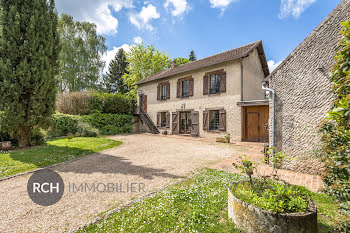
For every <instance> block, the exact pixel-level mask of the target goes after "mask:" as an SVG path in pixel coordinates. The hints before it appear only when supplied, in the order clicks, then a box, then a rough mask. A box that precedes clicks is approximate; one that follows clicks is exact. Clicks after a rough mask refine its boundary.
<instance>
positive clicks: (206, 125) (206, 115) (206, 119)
mask: <svg viewBox="0 0 350 233" xmlns="http://www.w3.org/2000/svg"><path fill="white" fill-rule="evenodd" d="M208 129H209V111H204V112H203V130H208Z"/></svg>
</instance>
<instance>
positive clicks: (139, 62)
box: [123, 43, 170, 100]
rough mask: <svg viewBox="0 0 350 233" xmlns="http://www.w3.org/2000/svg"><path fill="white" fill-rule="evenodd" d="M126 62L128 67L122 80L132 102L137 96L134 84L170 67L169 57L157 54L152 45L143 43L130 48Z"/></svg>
mask: <svg viewBox="0 0 350 233" xmlns="http://www.w3.org/2000/svg"><path fill="white" fill-rule="evenodd" d="M127 62H128V63H129V65H128V67H127V69H126V70H127V73H125V74H124V76H123V79H124V80H125V82H126V84H127V85H128V87H129V92H128V94H129V95H130V96H132V97H133V98H134V100H135V99H136V95H137V86H136V85H135V83H137V82H138V81H140V80H141V79H143V78H145V77H148V76H150V75H152V74H155V73H157V72H159V71H162V70H165V69H167V68H169V66H170V59H169V55H167V54H165V53H164V52H159V51H158V50H157V49H156V48H155V47H154V45H146V44H144V43H142V44H137V45H133V46H131V48H130V52H129V53H128V54H127Z"/></svg>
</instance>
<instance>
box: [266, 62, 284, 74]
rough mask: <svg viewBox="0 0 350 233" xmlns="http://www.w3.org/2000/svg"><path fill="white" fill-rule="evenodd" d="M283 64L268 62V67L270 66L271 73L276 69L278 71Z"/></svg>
mask: <svg viewBox="0 0 350 233" xmlns="http://www.w3.org/2000/svg"><path fill="white" fill-rule="evenodd" d="M281 63H282V61H279V62H277V63H276V62H275V61H274V60H270V61H268V62H267V65H268V66H269V70H270V72H272V71H274V69H276V68H277V66H279V65H280V64H281Z"/></svg>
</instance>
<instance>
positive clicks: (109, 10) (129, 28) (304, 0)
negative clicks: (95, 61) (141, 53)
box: [56, 0, 341, 71]
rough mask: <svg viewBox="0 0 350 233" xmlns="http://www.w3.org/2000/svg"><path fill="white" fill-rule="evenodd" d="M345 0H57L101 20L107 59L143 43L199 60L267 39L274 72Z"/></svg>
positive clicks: (61, 8)
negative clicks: (121, 49)
mask: <svg viewBox="0 0 350 233" xmlns="http://www.w3.org/2000/svg"><path fill="white" fill-rule="evenodd" d="M340 2H341V0H147V1H138V0H56V8H57V11H58V13H59V14H61V13H66V14H69V15H72V16H73V17H74V18H75V20H79V21H89V22H92V23H95V24H96V25H97V32H98V33H99V34H101V35H103V36H104V37H105V38H106V44H107V46H108V51H107V53H106V54H104V55H103V59H104V60H105V61H106V68H105V70H104V71H106V70H107V67H108V64H109V62H110V60H111V59H113V57H114V55H115V54H116V52H117V51H118V49H119V48H123V49H124V50H126V51H128V49H129V47H130V46H131V45H132V44H137V43H141V42H144V43H146V44H154V45H155V47H156V48H157V49H158V50H160V51H164V52H165V53H167V54H169V56H170V57H171V58H176V57H188V56H189V54H190V51H191V50H194V51H195V54H196V56H197V59H200V58H204V57H207V56H211V55H214V54H217V53H220V52H224V51H227V50H230V49H234V48H237V47H240V46H243V45H245V44H249V43H252V42H255V41H258V40H262V41H263V46H264V49H265V54H266V57H267V60H268V63H269V67H270V71H272V70H273V69H274V68H276V66H277V65H278V64H279V63H280V62H281V61H283V59H285V58H286V57H287V56H288V55H289V54H290V53H291V52H292V51H293V50H294V49H295V48H296V47H297V46H298V45H299V44H300V43H301V42H302V41H303V40H304V39H305V37H307V35H308V34H309V33H310V32H312V30H313V29H314V28H316V27H317V25H318V24H319V23H321V21H322V20H323V19H324V18H325V17H326V16H327V15H328V14H329V13H330V12H331V11H332V10H333V9H334V8H335V7H336V6H337V5H338V4H339V3H340Z"/></svg>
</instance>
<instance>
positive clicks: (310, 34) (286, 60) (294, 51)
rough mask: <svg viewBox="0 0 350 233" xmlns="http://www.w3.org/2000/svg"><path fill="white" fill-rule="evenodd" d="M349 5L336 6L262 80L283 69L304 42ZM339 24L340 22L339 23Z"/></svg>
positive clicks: (344, 1)
mask: <svg viewBox="0 0 350 233" xmlns="http://www.w3.org/2000/svg"><path fill="white" fill-rule="evenodd" d="M347 3H349V0H343V1H342V2H341V3H339V5H338V6H336V7H335V8H334V9H333V10H332V11H331V13H329V14H328V15H327V17H326V18H324V19H323V20H322V21H321V23H320V24H318V25H317V27H316V28H315V29H314V30H312V31H311V32H310V33H309V35H308V36H307V37H306V38H305V39H304V40H302V41H301V42H300V44H299V45H298V46H297V47H296V48H295V49H294V50H293V51H292V52H291V53H290V54H289V55H288V56H287V57H286V58H285V59H284V60H283V61H282V62H281V64H279V65H278V66H277V67H276V68H275V69H274V70H273V71H272V72H271V73H270V74H269V76H267V77H266V78H265V79H264V80H265V81H267V80H269V79H270V78H271V77H272V76H273V75H274V74H275V73H276V72H277V71H278V70H279V69H280V68H281V67H283V66H284V65H285V64H286V63H287V62H288V61H289V60H290V59H291V58H292V57H293V56H294V54H295V53H296V52H297V51H298V50H299V48H300V47H302V46H303V45H304V44H305V43H306V42H308V41H309V40H310V38H311V37H312V36H313V35H314V34H315V33H317V32H318V31H319V30H320V28H321V27H323V26H324V25H325V24H326V23H328V21H329V20H331V19H332V18H333V16H334V15H335V14H336V13H337V12H338V11H340V9H341V8H342V7H343V6H344V5H345V4H347ZM339 23H340V22H339Z"/></svg>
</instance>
